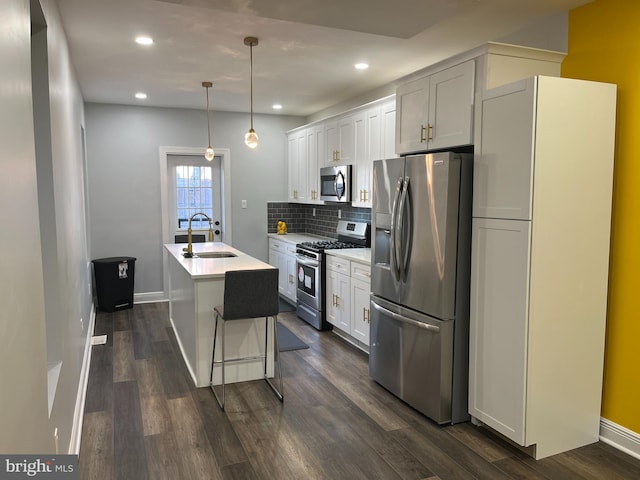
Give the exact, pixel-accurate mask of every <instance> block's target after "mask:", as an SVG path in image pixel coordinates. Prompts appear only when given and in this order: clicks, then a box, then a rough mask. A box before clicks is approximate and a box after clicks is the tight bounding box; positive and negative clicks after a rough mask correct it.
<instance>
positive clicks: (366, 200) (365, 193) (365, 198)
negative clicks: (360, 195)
mask: <svg viewBox="0 0 640 480" xmlns="http://www.w3.org/2000/svg"><path fill="white" fill-rule="evenodd" d="M363 192H364V201H365V202H368V201H369V191H368V190H363Z"/></svg>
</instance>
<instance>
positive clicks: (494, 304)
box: [469, 76, 616, 459]
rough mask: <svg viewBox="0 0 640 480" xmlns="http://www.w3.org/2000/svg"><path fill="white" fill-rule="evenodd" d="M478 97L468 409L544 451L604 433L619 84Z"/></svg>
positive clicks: (539, 80) (545, 84) (511, 88)
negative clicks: (601, 430) (602, 410)
mask: <svg viewBox="0 0 640 480" xmlns="http://www.w3.org/2000/svg"><path fill="white" fill-rule="evenodd" d="M480 97H481V98H479V99H478V102H480V103H479V108H478V109H477V113H476V125H477V129H476V134H475V135H476V142H475V145H476V159H475V165H474V201H473V202H474V203H473V217H474V218H473V236H472V238H473V240H472V267H471V331H470V371H469V377H470V378H469V382H470V383H469V413H470V414H471V416H472V418H473V420H474V421H475V422H476V423H482V424H485V425H487V426H489V427H491V428H492V429H494V430H495V431H497V432H499V433H501V434H503V435H505V436H506V437H507V438H509V439H511V440H513V441H514V442H516V443H518V444H519V445H522V446H524V447H532V448H531V453H532V455H533V456H534V457H535V458H537V459H538V458H543V457H546V456H549V455H554V454H556V453H560V452H563V451H566V450H569V449H573V448H577V447H580V446H583V445H587V444H590V443H593V442H596V441H597V440H598V435H599V423H600V405H601V396H602V373H603V357H604V335H605V321H606V306H607V285H608V268H609V238H610V227H611V201H612V183H613V151H614V135H615V114H616V112H615V108H616V86H615V85H610V84H604V83H596V82H587V81H582V80H572V79H566V78H556V77H543V76H538V77H533V78H530V79H527V80H524V81H520V82H516V83H513V84H509V85H505V86H502V87H498V88H495V89H491V90H488V91H486V92H485V93H484V94H482V95H481V96H480Z"/></svg>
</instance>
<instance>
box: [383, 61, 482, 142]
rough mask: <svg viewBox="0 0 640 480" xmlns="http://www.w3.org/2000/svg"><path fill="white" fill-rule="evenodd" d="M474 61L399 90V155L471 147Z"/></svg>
mask: <svg viewBox="0 0 640 480" xmlns="http://www.w3.org/2000/svg"><path fill="white" fill-rule="evenodd" d="M474 80H475V61H474V60H469V61H467V62H464V63H462V64H460V65H456V66H454V67H450V68H447V69H445V70H442V71H440V72H437V73H434V74H433V75H429V76H426V77H423V78H420V79H417V80H414V81H411V82H408V83H405V84H403V85H400V86H399V87H398V88H397V90H396V148H395V150H396V152H398V153H409V152H416V151H420V150H434V149H440V148H447V147H454V146H459V145H469V144H471V143H472V134H473V131H472V120H473V105H474V94H475V92H474Z"/></svg>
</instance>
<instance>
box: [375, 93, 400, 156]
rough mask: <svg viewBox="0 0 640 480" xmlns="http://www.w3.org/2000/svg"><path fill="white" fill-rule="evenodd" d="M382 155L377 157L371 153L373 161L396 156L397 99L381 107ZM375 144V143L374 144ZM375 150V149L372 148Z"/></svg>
mask: <svg viewBox="0 0 640 480" xmlns="http://www.w3.org/2000/svg"><path fill="white" fill-rule="evenodd" d="M380 140H381V144H380V154H379V155H378V156H376V155H375V154H373V150H372V151H371V153H370V155H369V157H370V158H371V160H382V159H385V158H394V157H397V156H398V155H396V99H395V97H394V98H393V100H389V101H386V102H384V103H383V104H382V105H380ZM373 143H374V144H375V141H374V142H373ZM372 148H373V147H372Z"/></svg>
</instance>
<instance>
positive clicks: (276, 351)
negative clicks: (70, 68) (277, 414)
mask: <svg viewBox="0 0 640 480" xmlns="http://www.w3.org/2000/svg"><path fill="white" fill-rule="evenodd" d="M271 318H273V349H274V352H273V369H274V371H273V378H274V380H275V378H276V370H275V369H276V361H277V362H278V373H279V375H277V376H279V377H280V381H279V382H278V383H279V384H280V388H277V387H276V386H275V385H274V384H273V382H272V381H271V379H270V378H269V376H268V374H267V356H268V355H267V353H268V349H267V345H268V342H269V335H268V333H269V317H265V320H266V322H265V323H266V332H265V343H264V348H265V350H264V379H265V380H266V382H267V383H268V384H269V387H271V390H273V393H275V394H276V397H278V400H280V401H281V402H283V401H284V396H283V391H284V390H283V381H282V363H281V362H280V349H279V347H278V316H277V315H274V316H272V317H271Z"/></svg>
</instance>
